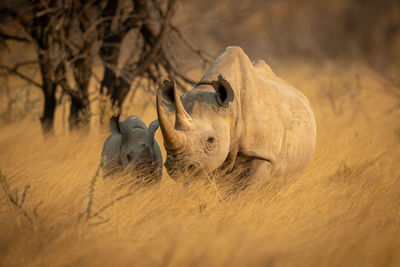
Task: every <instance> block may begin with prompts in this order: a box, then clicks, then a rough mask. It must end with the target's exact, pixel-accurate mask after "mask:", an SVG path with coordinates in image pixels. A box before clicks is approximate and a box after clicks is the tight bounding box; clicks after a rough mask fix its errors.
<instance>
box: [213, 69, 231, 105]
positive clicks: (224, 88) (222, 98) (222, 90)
mask: <svg viewBox="0 0 400 267" xmlns="http://www.w3.org/2000/svg"><path fill="white" fill-rule="evenodd" d="M212 86H213V87H214V89H215V92H216V93H217V96H216V97H217V103H218V105H220V106H221V107H223V108H227V107H229V102H232V101H233V98H234V93H233V90H232V87H231V85H230V84H229V82H228V81H227V80H225V79H224V78H222V75H218V81H212Z"/></svg>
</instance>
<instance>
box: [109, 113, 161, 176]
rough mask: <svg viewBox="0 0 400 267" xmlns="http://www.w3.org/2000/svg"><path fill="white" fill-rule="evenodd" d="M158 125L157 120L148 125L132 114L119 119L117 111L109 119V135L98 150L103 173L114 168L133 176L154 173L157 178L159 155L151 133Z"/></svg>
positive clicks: (113, 170)
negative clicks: (100, 155) (122, 119)
mask: <svg viewBox="0 0 400 267" xmlns="http://www.w3.org/2000/svg"><path fill="white" fill-rule="evenodd" d="M158 127H159V124H158V120H156V121H153V122H152V123H151V124H150V126H149V128H147V127H146V125H145V123H144V122H143V121H142V120H141V119H140V118H139V117H138V116H136V115H131V116H129V117H128V118H127V119H126V120H124V121H123V122H119V115H114V116H112V117H111V119H110V129H111V133H112V134H111V136H109V137H108V139H107V140H106V142H105V143H104V147H103V152H102V162H103V172H104V174H105V176H107V175H109V174H113V173H115V172H116V171H117V170H118V169H119V170H121V171H127V172H128V173H131V174H134V175H135V176H143V175H146V176H156V177H155V179H157V180H159V179H160V178H161V170H162V156H161V150H160V148H159V145H158V143H157V141H156V140H155V138H154V133H155V131H156V130H157V128H158Z"/></svg>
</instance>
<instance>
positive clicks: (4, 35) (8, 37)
mask: <svg viewBox="0 0 400 267" xmlns="http://www.w3.org/2000/svg"><path fill="white" fill-rule="evenodd" d="M0 39H5V40H13V41H19V42H26V43H28V42H31V40H29V39H28V38H25V37H20V36H16V35H11V34H8V33H6V32H4V31H2V30H1V29H0Z"/></svg>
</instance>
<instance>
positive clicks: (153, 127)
mask: <svg viewBox="0 0 400 267" xmlns="http://www.w3.org/2000/svg"><path fill="white" fill-rule="evenodd" d="M158 127H160V123H159V122H158V120H155V121H153V122H151V123H150V125H149V129H148V130H147V132H148V133H149V136H150V137H151V139H152V140H154V134H155V133H156V131H157V129H158Z"/></svg>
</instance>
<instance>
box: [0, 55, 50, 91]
mask: <svg viewBox="0 0 400 267" xmlns="http://www.w3.org/2000/svg"><path fill="white" fill-rule="evenodd" d="M36 63H37V62H36V61H28V62H23V63H19V64H17V65H15V66H14V67H12V68H10V67H8V66H5V65H0V69H4V70H6V73H5V74H6V75H7V74H12V75H16V76H18V77H19V78H21V79H23V80H25V81H27V82H29V83H30V84H32V85H34V86H36V87H38V88H40V89H42V85H41V84H39V83H37V82H35V81H34V80H33V79H32V78H30V77H28V76H26V75H25V74H23V73H21V72H20V71H18V68H19V67H21V66H23V65H27V64H36ZM0 75H1V74H0ZM3 75H4V74H3Z"/></svg>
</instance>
